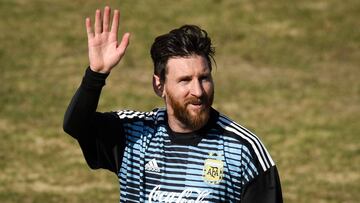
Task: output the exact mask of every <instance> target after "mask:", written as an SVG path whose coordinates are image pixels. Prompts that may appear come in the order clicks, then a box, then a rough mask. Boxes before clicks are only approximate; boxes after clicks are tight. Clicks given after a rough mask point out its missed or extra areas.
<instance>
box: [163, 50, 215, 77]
mask: <svg viewBox="0 0 360 203" xmlns="http://www.w3.org/2000/svg"><path fill="white" fill-rule="evenodd" d="M166 72H167V76H170V77H171V76H175V77H176V76H183V75H194V74H195V75H196V74H209V73H210V72H211V71H210V68H209V66H208V63H207V61H206V59H205V57H203V56H199V55H191V56H188V57H173V58H170V59H169V60H168V62H167V71H166Z"/></svg>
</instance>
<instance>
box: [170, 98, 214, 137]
mask: <svg viewBox="0 0 360 203" xmlns="http://www.w3.org/2000/svg"><path fill="white" fill-rule="evenodd" d="M167 95H168V99H169V101H168V102H169V104H170V105H171V107H172V109H173V111H174V116H175V118H176V119H178V120H179V121H180V122H181V123H183V124H184V125H185V126H186V127H188V128H190V129H194V130H198V129H200V128H202V127H203V126H204V125H205V124H206V123H207V121H208V120H209V117H210V107H211V105H212V103H213V100H214V93H213V92H212V93H211V95H204V96H202V97H200V98H197V97H190V98H187V99H186V100H185V102H184V103H181V102H179V101H177V100H176V99H174V97H173V95H172V94H169V92H168V94H167ZM191 104H201V105H202V107H201V108H200V109H196V111H192V110H190V109H188V108H187V106H188V105H191Z"/></svg>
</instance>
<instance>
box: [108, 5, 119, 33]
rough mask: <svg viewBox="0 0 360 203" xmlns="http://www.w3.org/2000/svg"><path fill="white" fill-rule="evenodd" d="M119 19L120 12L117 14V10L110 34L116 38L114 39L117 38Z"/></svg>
mask: <svg viewBox="0 0 360 203" xmlns="http://www.w3.org/2000/svg"><path fill="white" fill-rule="evenodd" d="M119 18H120V12H119V10H115V11H114V16H113V20H112V24H111V31H110V32H111V33H112V34H113V35H114V36H115V37H116V39H117V36H118V30H119Z"/></svg>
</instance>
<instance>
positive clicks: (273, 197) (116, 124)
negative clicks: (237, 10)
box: [64, 7, 282, 203]
mask: <svg viewBox="0 0 360 203" xmlns="http://www.w3.org/2000/svg"><path fill="white" fill-rule="evenodd" d="M119 15H120V14H119V11H118V10H115V11H114V15H113V20H112V24H111V26H110V16H111V11H110V8H109V7H105V9H104V15H103V17H102V15H101V11H100V10H97V11H96V14H95V26H94V29H93V27H92V25H91V21H90V18H87V19H86V28H87V35H88V48H89V61H90V65H89V67H88V68H87V70H86V72H85V76H84V78H83V80H82V83H81V85H80V87H79V89H78V90H77V92H76V93H75V95H74V97H73V99H72V100H71V103H70V105H69V107H68V109H67V111H66V114H65V119H64V131H65V132H67V133H68V134H70V135H71V136H72V137H74V138H75V139H76V140H77V141H78V142H79V144H80V147H81V149H82V151H83V154H84V157H85V159H86V161H87V163H88V165H89V166H90V167H91V168H92V169H99V168H103V169H108V170H110V171H112V172H113V173H115V175H116V176H117V177H118V179H119V184H120V202H168V203H170V202H243V203H249V202H256V203H263V202H264V203H265V202H266V203H275V202H276V203H279V202H282V193H281V186H280V180H279V176H278V172H277V169H276V166H275V164H274V162H273V160H272V158H271V157H270V155H269V153H268V152H267V150H266V149H265V147H264V145H263V144H262V143H261V141H260V140H259V139H258V138H257V137H256V136H255V135H254V134H253V133H251V132H250V131H249V130H247V129H246V128H244V127H242V126H241V125H239V124H237V123H235V122H234V121H232V120H230V119H229V118H227V117H226V116H224V115H222V114H221V113H219V112H217V111H216V110H215V109H214V108H212V103H213V98H214V82H213V78H212V75H211V70H212V60H213V59H214V58H213V57H214V48H213V47H212V45H211V40H210V38H209V37H208V35H207V33H206V31H204V30H202V29H201V28H199V27H198V26H194V25H184V26H182V27H180V28H177V29H174V30H172V31H170V32H169V33H166V34H164V35H161V36H159V37H157V38H156V39H155V41H154V43H153V45H152V47H151V57H152V60H153V62H154V75H153V89H154V91H155V93H156V94H157V95H158V96H159V97H161V98H162V99H163V100H164V104H165V108H156V109H154V110H152V111H149V112H139V111H132V110H122V111H113V112H105V113H100V112H96V108H97V104H98V101H99V97H100V93H101V90H102V87H103V86H104V85H105V80H106V78H107V76H108V75H109V73H110V72H111V70H112V69H113V68H114V67H115V66H116V64H118V63H119V61H120V60H121V58H122V57H123V56H124V54H125V51H126V48H127V47H128V44H129V37H130V34H129V33H125V34H124V35H123V37H122V40H121V42H120V43H118V40H117V35H118V26H119Z"/></svg>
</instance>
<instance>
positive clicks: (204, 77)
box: [199, 75, 211, 82]
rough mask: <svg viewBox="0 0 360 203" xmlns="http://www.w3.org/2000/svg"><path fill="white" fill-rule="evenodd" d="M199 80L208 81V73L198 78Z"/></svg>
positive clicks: (209, 78)
mask: <svg viewBox="0 0 360 203" xmlns="http://www.w3.org/2000/svg"><path fill="white" fill-rule="evenodd" d="M199 79H200V81H203V82H209V81H210V80H211V77H210V75H204V76H202V77H200V78H199Z"/></svg>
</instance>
